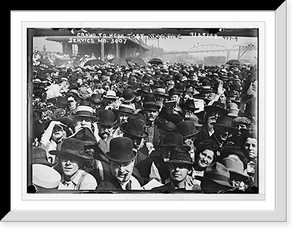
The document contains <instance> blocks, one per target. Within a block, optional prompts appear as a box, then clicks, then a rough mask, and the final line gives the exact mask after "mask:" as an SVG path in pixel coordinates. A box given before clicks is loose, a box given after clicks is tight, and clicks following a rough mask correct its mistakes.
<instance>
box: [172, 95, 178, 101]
mask: <svg viewBox="0 0 300 235" xmlns="http://www.w3.org/2000/svg"><path fill="white" fill-rule="evenodd" d="M170 99H171V100H173V101H174V100H175V101H176V102H178V101H179V99H180V96H179V95H171V98H170Z"/></svg>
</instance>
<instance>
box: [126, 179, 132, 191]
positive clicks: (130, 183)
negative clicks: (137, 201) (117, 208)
mask: <svg viewBox="0 0 300 235" xmlns="http://www.w3.org/2000/svg"><path fill="white" fill-rule="evenodd" d="M131 185H132V182H131V180H129V182H128V183H127V184H126V186H125V189H126V190H131Z"/></svg>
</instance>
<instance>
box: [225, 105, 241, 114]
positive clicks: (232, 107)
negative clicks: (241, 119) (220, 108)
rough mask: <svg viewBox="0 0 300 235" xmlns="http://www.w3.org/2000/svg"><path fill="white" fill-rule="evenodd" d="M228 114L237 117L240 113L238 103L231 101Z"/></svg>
mask: <svg viewBox="0 0 300 235" xmlns="http://www.w3.org/2000/svg"><path fill="white" fill-rule="evenodd" d="M228 111H229V112H228V114H227V115H228V116H231V117H237V116H238V113H239V109H238V105H237V104H236V103H233V102H232V103H229V109H228Z"/></svg>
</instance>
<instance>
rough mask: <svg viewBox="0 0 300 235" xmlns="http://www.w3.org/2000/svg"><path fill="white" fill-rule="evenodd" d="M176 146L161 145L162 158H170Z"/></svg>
mask: <svg viewBox="0 0 300 235" xmlns="http://www.w3.org/2000/svg"><path fill="white" fill-rule="evenodd" d="M173 148H174V147H165V146H164V147H161V148H160V156H161V160H163V159H165V160H168V159H169V158H170V153H171V151H172V149H173Z"/></svg>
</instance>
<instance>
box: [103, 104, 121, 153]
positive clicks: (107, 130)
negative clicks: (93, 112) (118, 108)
mask: <svg viewBox="0 0 300 235" xmlns="http://www.w3.org/2000/svg"><path fill="white" fill-rule="evenodd" d="M116 123H117V120H116V116H115V114H114V112H113V111H112V110H108V109H105V110H101V112H99V121H98V125H99V136H100V140H99V142H98V143H99V148H100V149H101V150H102V151H103V152H104V153H106V152H108V151H109V150H110V148H109V143H110V141H111V140H112V139H113V138H114V132H115V130H116V128H115V127H116V125H115V124H116Z"/></svg>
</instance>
